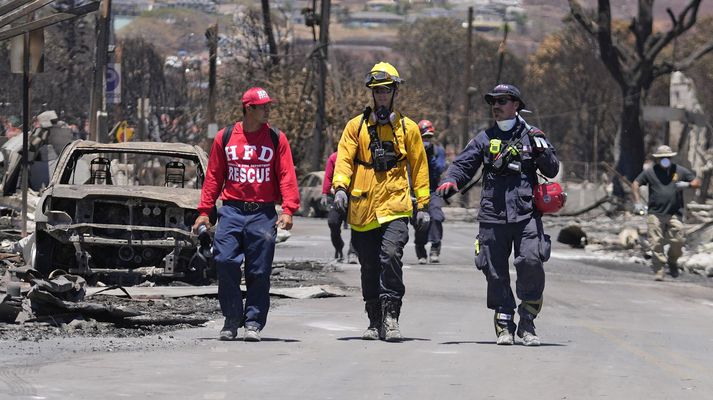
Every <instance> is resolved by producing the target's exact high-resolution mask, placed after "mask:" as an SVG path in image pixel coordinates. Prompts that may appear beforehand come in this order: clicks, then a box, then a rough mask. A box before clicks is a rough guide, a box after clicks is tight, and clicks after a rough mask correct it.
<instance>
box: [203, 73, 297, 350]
mask: <svg viewBox="0 0 713 400" xmlns="http://www.w3.org/2000/svg"><path fill="white" fill-rule="evenodd" d="M242 101H243V115H244V118H243V121H238V122H236V123H235V124H234V125H230V126H228V127H226V128H225V129H222V130H221V131H220V132H218V134H217V135H216V137H215V139H214V140H213V146H212V148H211V151H210V158H209V160H208V172H207V174H206V178H205V182H204V183H203V190H202V193H201V201H200V204H199V205H198V212H199V213H200V216H199V217H198V218H197V219H196V221H195V223H194V224H193V230H194V232H198V231H200V230H201V226H205V227H209V226H210V222H209V218H208V214H209V213H210V211H211V210H212V209H213V207H214V206H215V202H216V200H217V199H218V196H220V198H221V200H222V201H223V206H222V207H220V209H219V210H218V225H217V228H216V231H215V238H214V240H213V259H214V260H215V265H216V269H217V272H218V299H219V301H220V309H221V310H222V312H223V315H224V316H225V324H224V326H223V329H221V331H220V336H219V338H220V340H233V339H235V338H236V337H237V335H238V328H239V327H240V326H244V327H245V336H244V339H245V341H248V342H259V341H260V330H262V329H263V328H264V327H265V324H266V322H267V312H268V309H269V307H270V294H269V291H270V273H271V272H272V260H273V256H274V254H275V237H276V234H277V227H278V226H279V227H280V228H282V229H285V230H290V229H291V228H292V214H293V213H294V212H295V211H296V210H297V209H298V208H299V205H300V199H299V191H298V189H297V177H296V176H295V167H294V164H293V162H292V151H291V150H290V144H289V143H288V142H287V137H286V136H285V134H284V133H282V132H280V131H279V130H277V129H275V128H271V127H270V125H269V124H268V122H267V120H268V117H269V115H270V103H271V102H272V100H271V99H270V96H269V95H268V94H267V92H266V91H265V90H264V89H261V88H258V87H254V88H250V89H248V90H247V91H246V92H245V93H244V94H243V99H242ZM224 136H225V137H224ZM280 198H282V214H281V215H280V216H279V218H278V216H277V212H276V211H275V202H276V201H278V200H279V199H280ZM243 260H244V261H245V283H246V285H247V296H246V299H245V307H243V299H242V293H241V291H240V279H241V271H240V265H241V264H242V263H243Z"/></svg>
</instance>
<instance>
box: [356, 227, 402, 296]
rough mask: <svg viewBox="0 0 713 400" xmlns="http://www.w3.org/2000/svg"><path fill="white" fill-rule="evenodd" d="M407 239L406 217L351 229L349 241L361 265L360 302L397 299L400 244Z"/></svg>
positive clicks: (399, 276)
mask: <svg viewBox="0 0 713 400" xmlns="http://www.w3.org/2000/svg"><path fill="white" fill-rule="evenodd" d="M406 242H408V219H407V218H400V219H397V220H394V221H391V222H387V223H385V224H383V225H381V226H380V227H379V228H377V229H372V230H370V231H366V232H357V231H355V230H352V243H353V244H354V248H355V249H356V251H357V255H358V256H359V264H361V292H362V296H363V297H364V301H370V300H377V299H380V298H385V297H387V298H394V299H401V298H403V296H404V293H405V292H406V288H405V287H404V281H403V270H402V267H403V262H401V257H402V256H403V255H404V246H405V245H406Z"/></svg>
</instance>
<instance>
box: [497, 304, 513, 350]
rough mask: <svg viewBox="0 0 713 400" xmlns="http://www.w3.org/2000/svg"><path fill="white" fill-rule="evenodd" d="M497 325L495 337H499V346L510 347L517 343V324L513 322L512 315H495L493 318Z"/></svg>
mask: <svg viewBox="0 0 713 400" xmlns="http://www.w3.org/2000/svg"><path fill="white" fill-rule="evenodd" d="M493 322H494V323H495V335H496V336H497V342H496V343H497V344H498V345H500V346H510V345H512V344H513V343H515V338H514V337H513V333H514V332H515V322H513V315H512V314H505V313H499V312H496V313H495V317H494V318H493Z"/></svg>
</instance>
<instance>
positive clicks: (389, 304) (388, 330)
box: [381, 297, 403, 342]
mask: <svg viewBox="0 0 713 400" xmlns="http://www.w3.org/2000/svg"><path fill="white" fill-rule="evenodd" d="M381 313H382V315H383V318H384V319H383V322H382V323H381V338H382V339H384V340H386V341H387V342H400V341H401V340H403V336H401V330H400V329H399V314H401V300H399V299H392V298H388V297H387V298H384V299H383V300H381Z"/></svg>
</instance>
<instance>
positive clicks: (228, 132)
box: [222, 122, 237, 148]
mask: <svg viewBox="0 0 713 400" xmlns="http://www.w3.org/2000/svg"><path fill="white" fill-rule="evenodd" d="M236 123H237V122H236ZM234 127H235V124H232V125H228V126H226V127H225V130H223V137H222V139H223V148H226V147H228V142H229V141H230V137H231V136H233V128H234Z"/></svg>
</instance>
